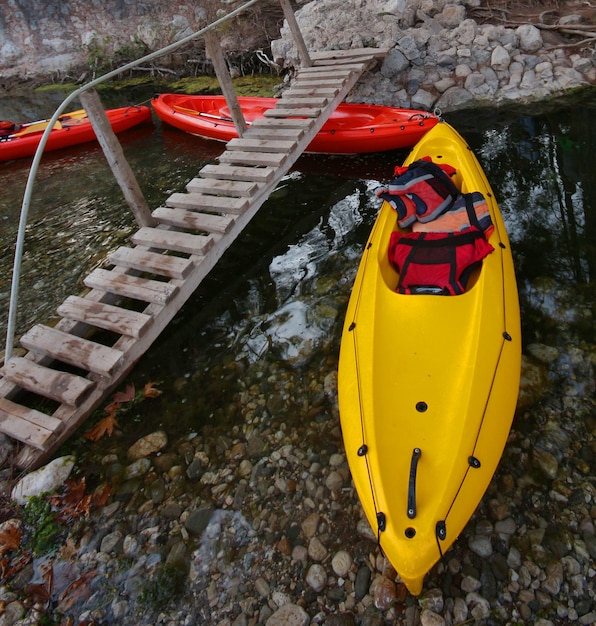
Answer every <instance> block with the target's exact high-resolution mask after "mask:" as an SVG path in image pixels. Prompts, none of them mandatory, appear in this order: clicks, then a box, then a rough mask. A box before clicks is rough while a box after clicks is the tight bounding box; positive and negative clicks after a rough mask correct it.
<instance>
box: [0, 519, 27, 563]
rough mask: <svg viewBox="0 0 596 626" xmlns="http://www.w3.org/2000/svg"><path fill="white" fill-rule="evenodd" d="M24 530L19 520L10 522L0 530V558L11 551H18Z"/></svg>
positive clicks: (5, 523)
mask: <svg viewBox="0 0 596 626" xmlns="http://www.w3.org/2000/svg"><path fill="white" fill-rule="evenodd" d="M22 536H23V530H22V529H21V526H20V523H19V521H18V520H8V521H6V522H4V524H2V529H0V556H3V555H4V554H6V553H7V552H9V551H10V550H17V549H18V548H20V546H21V537H22Z"/></svg>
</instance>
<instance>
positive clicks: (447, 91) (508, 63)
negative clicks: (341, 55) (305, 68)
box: [271, 0, 596, 112]
mask: <svg viewBox="0 0 596 626" xmlns="http://www.w3.org/2000/svg"><path fill="white" fill-rule="evenodd" d="M353 5H354V10H353V11H352V10H351V11H346V7H345V3H344V2H340V1H338V0H320V1H318V2H311V3H309V4H306V5H305V6H304V7H303V8H302V9H300V10H299V11H297V13H296V19H297V21H298V24H299V26H300V29H301V32H302V33H303V36H304V39H305V43H306V46H307V48H308V49H309V50H312V51H318V50H341V49H345V48H354V47H361V46H367V45H377V46H380V47H390V48H391V50H390V52H389V54H388V55H387V57H386V58H385V60H384V62H383V64H382V66H381V68H380V71H378V70H376V69H375V70H373V71H372V72H370V73H369V74H368V75H366V76H365V77H363V79H362V80H361V81H360V82H359V84H358V85H357V86H356V88H355V89H354V90H353V91H352V93H351V94H350V97H349V99H350V100H351V101H353V102H369V103H373V104H382V105H388V106H399V107H407V108H415V109H420V108H421V109H425V110H432V109H435V108H438V109H440V110H441V111H443V112H446V111H452V110H456V109H462V108H466V107H470V106H477V105H481V104H483V103H484V104H490V105H495V104H502V103H505V102H510V101H516V102H527V101H534V100H541V99H544V98H546V97H548V96H551V95H555V94H560V93H562V92H565V91H568V90H570V89H574V88H577V87H582V86H586V85H590V84H591V85H594V84H596V65H595V63H594V46H593V42H592V45H591V46H590V45H586V46H585V47H583V48H582V47H581V46H579V47H578V48H577V50H575V49H573V48H567V47H556V46H553V45H551V44H549V43H547V41H545V37H548V35H549V34H551V33H552V30H541V29H540V28H538V26H540V24H539V25H538V26H536V25H533V24H530V23H526V24H521V25H519V26H515V27H508V26H505V25H496V24H482V23H478V22H476V21H475V20H474V19H471V18H469V17H468V13H469V12H470V10H471V9H473V8H476V7H479V5H480V0H449V1H447V0H439V1H430V0H408V1H407V2H406V1H404V0H373V1H372V2H354V3H353ZM582 24H583V18H582V16H581V15H579V14H571V15H566V16H565V17H564V18H561V20H560V22H559V23H558V25H559V26H569V27H571V26H573V25H578V28H579V27H580V26H581V25H582ZM584 26H585V24H584ZM592 30H596V27H594V28H593V29H592ZM543 33H546V36H543ZM271 48H272V54H273V58H274V59H275V61H276V62H277V63H278V65H280V66H283V67H284V68H288V67H290V68H292V67H297V66H298V65H299V59H298V52H297V49H296V46H295V44H294V42H293V39H292V37H291V33H290V32H289V29H288V28H287V27H285V28H283V29H282V33H281V38H280V39H279V40H276V41H274V42H272V47H271Z"/></svg>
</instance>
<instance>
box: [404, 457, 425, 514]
mask: <svg viewBox="0 0 596 626" xmlns="http://www.w3.org/2000/svg"><path fill="white" fill-rule="evenodd" d="M421 455H422V450H420V448H414V449H413V450H412V460H411V461H410V480H409V483H408V511H407V514H408V517H409V518H410V519H414V518H415V517H416V470H417V469H418V460H419V459H420V456H421Z"/></svg>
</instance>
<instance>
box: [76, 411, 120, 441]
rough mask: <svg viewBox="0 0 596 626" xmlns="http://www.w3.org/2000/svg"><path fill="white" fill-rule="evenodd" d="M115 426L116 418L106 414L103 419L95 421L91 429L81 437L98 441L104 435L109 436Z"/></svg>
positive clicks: (116, 423) (116, 424)
mask: <svg viewBox="0 0 596 626" xmlns="http://www.w3.org/2000/svg"><path fill="white" fill-rule="evenodd" d="M116 426H118V422H117V421H116V418H115V417H114V416H113V415H107V416H106V417H104V418H103V419H101V420H99V422H97V424H95V426H94V427H93V428H92V429H91V430H88V431H87V432H86V433H83V437H85V439H89V440H90V441H98V440H99V439H101V438H102V437H103V436H104V435H107V436H108V437H111V436H112V433H113V432H114V428H115V427H116Z"/></svg>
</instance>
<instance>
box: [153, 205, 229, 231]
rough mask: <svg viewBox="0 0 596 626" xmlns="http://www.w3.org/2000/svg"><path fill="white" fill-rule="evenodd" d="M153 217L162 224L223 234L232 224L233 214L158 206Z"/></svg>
mask: <svg viewBox="0 0 596 626" xmlns="http://www.w3.org/2000/svg"><path fill="white" fill-rule="evenodd" d="M152 215H153V217H154V218H155V219H156V220H157V221H158V222H160V223H162V224H169V225H170V226H178V227H179V228H186V229H188V230H196V231H199V232H205V233H219V234H221V235H225V234H226V233H227V232H228V231H229V230H230V228H232V225H233V224H234V221H235V217H234V216H233V215H208V214H207V213H198V212H196V211H187V210H186V209H170V208H168V207H159V208H157V209H155V211H153V213H152Z"/></svg>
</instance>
